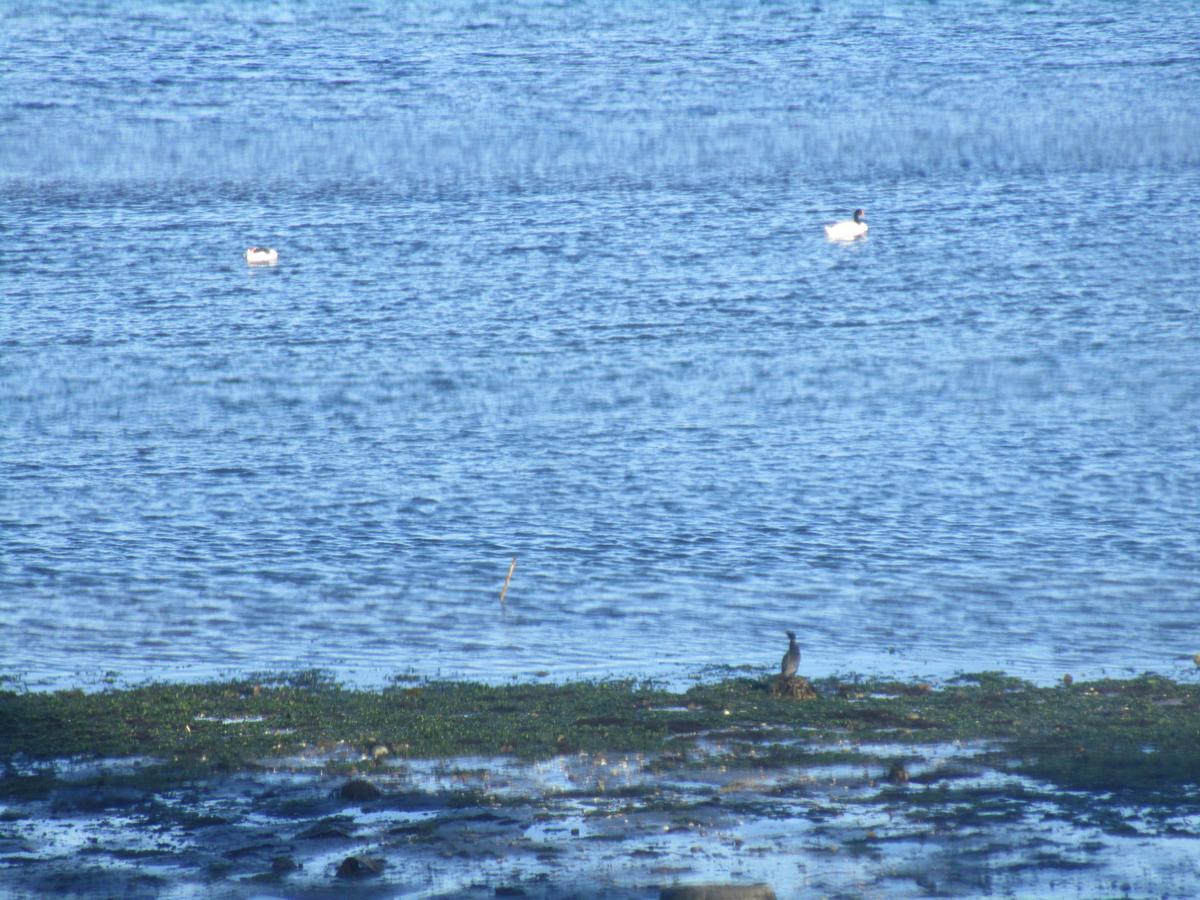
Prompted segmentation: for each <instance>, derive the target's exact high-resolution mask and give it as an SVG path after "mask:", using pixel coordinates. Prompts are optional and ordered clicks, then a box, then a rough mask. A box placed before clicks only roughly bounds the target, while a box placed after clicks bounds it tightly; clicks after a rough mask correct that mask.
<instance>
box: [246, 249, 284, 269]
mask: <svg viewBox="0 0 1200 900" xmlns="http://www.w3.org/2000/svg"><path fill="white" fill-rule="evenodd" d="M242 255H243V256H244V257H246V262H248V263H250V265H252V266H273V265H275V263H277V262H279V251H278V250H272V249H271V248H270V247H250V248H248V249H247V250H246V252H245V253H243V254H242Z"/></svg>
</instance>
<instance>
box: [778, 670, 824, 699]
mask: <svg viewBox="0 0 1200 900" xmlns="http://www.w3.org/2000/svg"><path fill="white" fill-rule="evenodd" d="M771 693H772V694H774V695H775V696H776V697H783V698H784V699H787V700H815V699H817V692H816V691H815V690H813V686H812V684H810V683H809V680H808V679H807V678H801V677H800V676H799V675H781V676H779V678H777V679H775V683H774V684H773V685H772V686H771Z"/></svg>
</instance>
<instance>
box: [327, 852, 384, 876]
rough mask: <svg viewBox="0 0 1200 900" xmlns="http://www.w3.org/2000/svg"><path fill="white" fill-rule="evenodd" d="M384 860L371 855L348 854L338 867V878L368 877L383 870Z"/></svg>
mask: <svg viewBox="0 0 1200 900" xmlns="http://www.w3.org/2000/svg"><path fill="white" fill-rule="evenodd" d="M383 867H384V861H383V860H382V859H372V858H371V857H369V856H347V857H346V858H345V859H343V860H342V864H341V865H340V866H338V868H337V877H338V878H368V877H371V876H373V875H378V874H379V873H380V872H382V871H383Z"/></svg>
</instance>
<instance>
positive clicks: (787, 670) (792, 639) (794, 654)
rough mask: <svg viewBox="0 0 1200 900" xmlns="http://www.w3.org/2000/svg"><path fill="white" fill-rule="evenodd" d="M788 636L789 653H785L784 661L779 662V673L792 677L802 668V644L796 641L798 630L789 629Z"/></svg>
mask: <svg viewBox="0 0 1200 900" xmlns="http://www.w3.org/2000/svg"><path fill="white" fill-rule="evenodd" d="M787 636H788V648H787V653H785V654H783V661H782V662H781V663H780V664H779V674H780V675H782V676H783V677H784V678H791V677H792V676H793V675H795V674H796V670H797V669H798V668H800V645H799V644H797V643H796V632H794V631H789V632H788V633H787Z"/></svg>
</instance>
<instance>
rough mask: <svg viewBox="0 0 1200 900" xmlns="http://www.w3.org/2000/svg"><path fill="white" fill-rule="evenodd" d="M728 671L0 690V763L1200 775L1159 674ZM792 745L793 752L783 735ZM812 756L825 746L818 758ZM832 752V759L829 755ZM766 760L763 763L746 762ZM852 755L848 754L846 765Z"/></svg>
mask: <svg viewBox="0 0 1200 900" xmlns="http://www.w3.org/2000/svg"><path fill="white" fill-rule="evenodd" d="M773 683H774V682H773V680H772V679H769V678H751V677H743V678H734V679H729V680H724V681H720V682H716V683H709V684H700V685H696V686H694V687H692V688H690V689H689V690H686V691H683V692H671V691H666V690H663V689H660V688H658V687H655V686H653V685H648V684H639V683H634V682H621V681H601V682H581V683H570V684H561V685H538V684H514V685H506V686H488V685H482V684H473V683H463V682H429V683H420V684H398V685H396V686H394V687H390V688H387V689H383V690H358V689H351V688H347V687H344V686H341V685H339V684H336V683H333V682H332V681H329V680H327V679H324V678H322V677H320V676H318V675H315V674H305V675H300V676H292V677H277V678H271V679H263V680H247V681H230V682H221V683H210V684H150V685H145V686H140V687H133V688H128V689H112V690H106V691H102V692H97V693H85V692H82V691H62V692H57V693H36V692H22V691H8V692H0V760H12V759H16V758H21V759H25V760H29V761H33V760H39V759H46V760H49V759H61V758H68V757H79V756H84V757H98V758H103V757H127V756H151V757H155V758H157V759H160V760H162V761H163V762H164V763H165V764H167V765H170V766H175V767H178V768H179V769H180V770H181V771H187V772H189V773H191V774H195V773H196V772H197V770H201V771H203V770H216V771H230V770H238V769H244V768H248V767H253V766H255V765H256V763H257V761H259V760H261V759H263V758H266V757H272V758H278V757H283V756H288V755H290V754H296V753H300V752H304V751H311V750H312V748H320V747H322V746H328V745H333V744H339V745H350V746H353V747H359V748H361V750H362V752H363V755H364V756H366V757H368V758H384V757H387V758H388V759H391V760H395V759H397V758H405V757H408V758H444V757H457V756H503V755H511V756H515V757H518V758H522V759H529V760H532V759H543V758H548V757H551V756H555V755H559V754H567V753H574V752H580V751H582V752H593V753H596V752H610V753H615V752H641V753H646V754H656V755H659V756H660V757H661V758H662V759H664V760H667V761H668V763H671V764H673V763H678V764H679V765H686V764H687V762H688V760H689V759H692V758H693V757H694V756H695V754H696V750H697V745H698V742H700V741H703V740H710V739H711V738H712V737H713V736H714V735H715V736H718V737H720V738H722V739H724V742H725V744H726V745H727V746H728V747H730V748H732V749H731V750H729V751H728V752H732V753H735V754H736V753H737V752H738V748H746V749H747V752H748V753H749V752H752V750H751V748H753V747H755V745H760V744H761V743H762V742H764V741H770V742H772V745H773V747H774V748H775V749H774V750H773V751H771V752H772V753H774V754H775V755H776V756H777V757H778V758H779V762H780V763H781V764H782V763H784V762H787V763H792V764H794V763H795V762H796V761H797V758H798V756H804V755H805V754H809V753H810V750H809V749H808V748H817V747H822V748H825V747H828V746H829V745H830V744H834V743H838V742H841V743H843V744H845V743H846V742H847V741H849V742H850V743H851V744H853V745H854V749H853V750H851V749H850V748H847V749H846V751H845V753H847V754H850V753H853V754H854V757H853V758H854V759H861V758H862V756H863V754H868V755H869V754H870V753H871V747H872V745H884V744H895V743H903V744H906V745H936V744H944V743H946V742H953V741H979V740H987V741H991V742H994V746H995V748H996V749H995V751H994V753H993V754H992V757H991V758H990V759H989V764H991V765H994V766H996V767H997V768H1000V769H1004V770H1010V771H1015V772H1021V773H1024V774H1028V775H1032V776H1035V777H1038V778H1040V779H1043V780H1045V781H1049V782H1052V783H1054V784H1057V785H1059V786H1061V787H1066V788H1079V789H1084V790H1123V789H1136V790H1158V789H1160V788H1163V787H1164V786H1170V785H1183V784H1197V783H1200V750H1198V748H1200V686H1198V685H1195V684H1183V683H1178V682H1175V681H1171V680H1168V679H1165V678H1161V677H1156V676H1144V677H1141V678H1135V679H1129V680H1104V681H1093V682H1086V683H1081V682H1077V683H1074V684H1069V685H1067V684H1064V685H1057V686H1053V687H1044V686H1035V685H1032V684H1029V683H1026V682H1023V681H1020V680H1017V679H1015V678H1010V677H1006V676H1004V675H1002V674H998V673H982V674H978V675H972V676H963V677H961V678H959V679H957V680H956V681H955V682H953V683H950V684H946V685H942V686H939V687H937V688H931V687H930V686H929V685H926V684H920V683H906V682H897V681H887V680H869V679H850V680H835V679H829V680H824V681H818V682H814V687H815V688H816V691H817V696H816V698H815V699H810V700H803V701H800V700H794V699H791V698H788V697H781V696H778V694H777V692H773V691H772V686H773ZM786 738H791V739H793V740H794V742H795V743H794V744H791V745H788V744H787V743H786V741H783V742H781V739H786ZM820 752H822V753H826V754H828V753H829V751H828V750H821V751H820ZM834 755H835V756H836V754H834ZM754 756H755V757H756V758H757V764H758V765H769V764H770V760H771V758H772V757H771V754H770V753H766V754H764V753H754ZM846 759H847V760H848V761H849V760H851V757H850V756H846Z"/></svg>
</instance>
